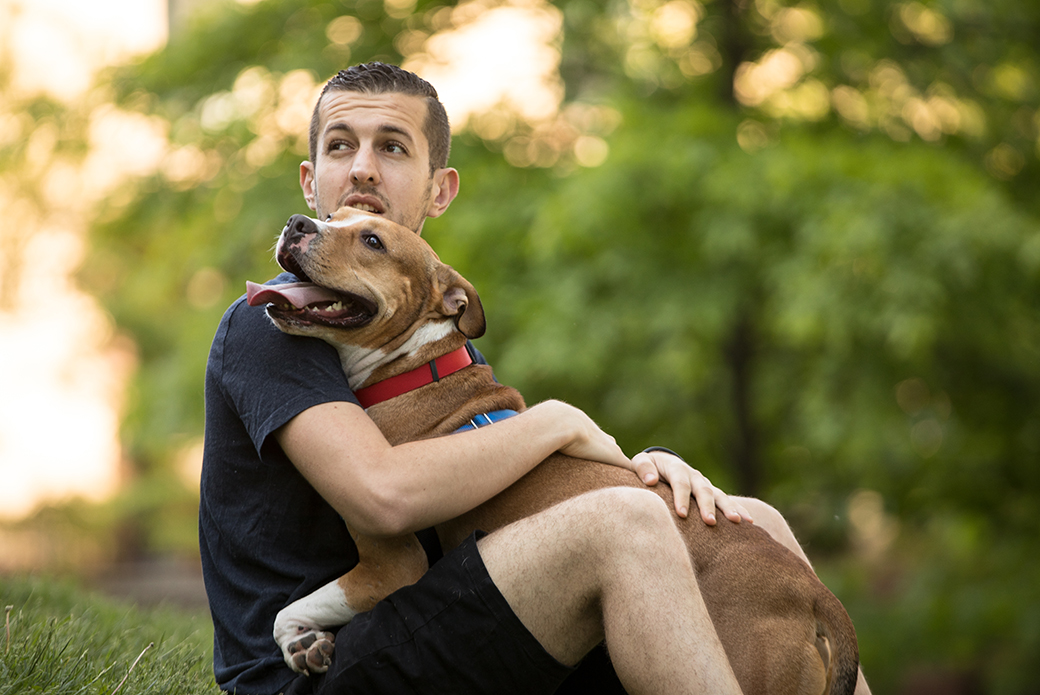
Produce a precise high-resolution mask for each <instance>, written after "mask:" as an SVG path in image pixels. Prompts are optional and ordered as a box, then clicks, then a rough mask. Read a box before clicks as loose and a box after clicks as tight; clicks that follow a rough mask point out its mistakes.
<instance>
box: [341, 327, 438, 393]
mask: <svg viewBox="0 0 1040 695" xmlns="http://www.w3.org/2000/svg"><path fill="white" fill-rule="evenodd" d="M455 330H458V329H456V328H455V322H454V321H453V320H452V319H450V318H448V319H445V320H443V321H431V322H429V323H426V324H423V325H422V326H420V327H419V329H418V330H417V331H415V333H413V334H412V335H411V337H409V338H408V340H406V341H405V342H404V343H402V344H401V346H400V347H399V348H397V349H396V350H392V351H390V352H387V351H385V350H383V349H382V348H375V349H369V348H363V347H359V346H356V345H344V344H343V343H338V344H337V345H336V349H337V350H338V351H339V359H340V362H341V363H342V364H343V371H344V372H345V373H346V375H347V383H348V384H349V385H350V388H351V389H353V390H355V391H356V390H358V389H359V388H360V387H361V385H362V384H364V383H365V382H366V381H367V380H368V378H369V377H370V376H372V372H374V371H375V370H376V369H378V368H379V367H380V366H382V365H384V364H387V363H388V362H392V361H393V360H395V359H397V358H398V357H402V356H404V355H410V354H412V353H414V352H415V351H416V350H418V349H419V348H421V347H422V346H423V345H427V344H429V343H432V342H435V341H438V340H440V339H441V338H445V337H447V336H448V335H449V334H450V333H451V332H452V331H455Z"/></svg>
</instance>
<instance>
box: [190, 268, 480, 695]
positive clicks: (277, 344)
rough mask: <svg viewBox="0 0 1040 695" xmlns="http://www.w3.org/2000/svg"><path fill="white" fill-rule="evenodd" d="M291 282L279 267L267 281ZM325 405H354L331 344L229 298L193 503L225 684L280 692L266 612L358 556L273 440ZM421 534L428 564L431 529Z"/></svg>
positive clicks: (216, 342)
mask: <svg viewBox="0 0 1040 695" xmlns="http://www.w3.org/2000/svg"><path fill="white" fill-rule="evenodd" d="M296 281H297V279H296V278H295V277H294V276H293V275H290V274H288V273H283V274H281V275H279V276H278V277H277V278H275V279H274V280H272V281H270V282H269V283H268V284H284V283H288V282H296ZM474 352H475V351H474ZM476 358H477V361H478V362H480V363H485V362H484V360H483V358H482V357H481V356H480V355H479V353H476ZM332 401H348V402H351V403H357V399H356V398H355V397H354V394H353V392H352V391H351V390H350V387H349V386H348V385H347V379H346V377H345V376H344V374H343V371H342V368H341V366H340V360H339V356H338V354H337V353H336V350H335V349H334V348H333V347H331V346H330V345H328V344H327V343H325V342H324V341H322V340H319V339H316V338H304V337H300V336H291V335H287V334H285V333H282V332H281V331H280V330H278V328H276V327H275V326H274V324H272V323H271V321H270V319H269V318H268V317H267V315H266V312H265V309H264V308H263V307H250V306H249V305H248V304H246V302H245V298H244V297H243V298H239V299H238V301H236V302H235V303H234V304H232V305H231V307H230V308H229V309H228V310H227V312H226V313H225V314H224V317H223V318H222V319H221V322H220V326H219V327H218V329H217V333H216V336H215V337H214V339H213V346H212V348H211V350H210V354H209V363H208V365H207V368H206V433H205V454H204V457H203V465H202V488H201V499H200V505H199V548H200V551H201V554H202V569H203V575H204V577H205V582H206V593H207V595H208V597H209V604H210V612H211V614H212V617H213V627H214V651H213V661H214V673H215V675H216V681H217V684H218V685H219V686H220V687H221V689H223V690H226V691H231V692H234V691H236V690H237V692H239V693H250V694H254V693H255V694H258V695H264V694H268V693H277V692H280V691H281V690H282V689H283V688H284V687H285V686H286V684H287V683H288V682H289V681H291V680H292V679H293V677H294V675H295V674H293V672H292V671H291V670H290V669H289V668H288V666H286V665H285V662H284V661H283V660H282V655H281V652H280V651H279V649H278V646H277V645H276V644H275V641H274V638H273V637H272V634H271V632H272V628H273V626H274V618H275V615H276V614H277V613H278V611H279V610H281V609H282V608H283V607H285V606H286V605H288V604H289V603H292V602H293V601H295V600H297V599H299V598H301V597H303V596H306V595H307V594H309V593H311V592H312V591H314V590H315V589H318V588H319V587H321V586H323V585H325V584H327V583H328V582H330V581H332V580H333V579H335V578H336V577H338V576H340V575H341V574H343V573H344V572H346V571H347V570H349V569H350V568H351V567H353V566H354V565H355V564H356V563H357V549H356V547H355V546H354V542H353V541H352V540H351V538H350V535H349V534H348V533H347V529H346V526H345V525H344V523H343V520H342V519H341V518H340V516H339V514H338V513H337V512H336V511H335V510H334V509H333V508H332V506H330V505H329V504H328V503H327V502H325V500H324V499H322V498H321V496H320V495H318V493H317V492H316V491H315V490H314V488H312V487H311V486H310V484H309V483H308V482H307V481H306V479H305V478H304V477H303V476H302V475H301V474H300V473H299V472H298V471H297V469H296V468H295V466H293V464H292V462H291V461H289V459H288V458H287V457H286V455H285V453H284V452H283V451H282V449H281V447H280V446H279V445H278V442H277V441H276V439H275V438H274V437H272V436H270V435H271V434H272V433H273V432H274V431H275V430H276V429H278V428H279V427H281V426H282V425H284V424H286V423H287V422H288V421H289V420H291V419H292V418H293V417H295V416H296V415H298V414H300V413H301V412H303V411H304V410H306V409H308V408H310V407H312V406H315V405H319V404H321V403H328V402H332ZM420 538H421V540H423V541H424V545H425V546H426V547H427V553H428V554H430V555H431V561H432V560H435V559H436V558H437V557H438V556H439V552H440V551H439V547H437V546H436V537H435V536H434V535H433V534H432V533H427V534H421V535H420Z"/></svg>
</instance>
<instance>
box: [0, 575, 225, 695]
mask: <svg viewBox="0 0 1040 695" xmlns="http://www.w3.org/2000/svg"><path fill="white" fill-rule="evenodd" d="M0 611H3V612H2V613H0V621H3V623H2V626H0V630H2V631H0V695H8V694H11V695H14V694H15V693H18V694H19V695H21V694H22V693H46V694H47V695H72V694H73V693H76V694H77V695H94V694H98V695H115V694H116V693H122V694H129V693H134V694H138V693H162V694H164V695H166V694H169V693H177V694H178V695H193V694H195V693H204V694H205V695H216V694H217V693H219V690H218V689H217V686H216V684H215V683H214V681H213V671H212V655H213V628H212V625H211V624H210V621H209V616H208V615H207V614H206V613H205V612H201V613H190V612H185V611H183V610H177V609H174V608H167V607H160V608H151V609H145V608H138V607H136V606H134V605H131V604H126V603H119V602H117V601H114V600H112V599H109V598H105V597H102V596H99V595H96V594H93V593H90V592H88V591H85V590H83V589H81V588H79V587H77V586H76V585H75V584H73V583H71V582H69V581H65V580H59V579H49V578H41V577H32V576H23V577H6V576H0Z"/></svg>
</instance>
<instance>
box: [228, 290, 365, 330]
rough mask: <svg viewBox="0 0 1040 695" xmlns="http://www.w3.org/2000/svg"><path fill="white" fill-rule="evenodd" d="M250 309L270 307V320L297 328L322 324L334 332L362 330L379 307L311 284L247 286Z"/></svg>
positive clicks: (353, 296)
mask: <svg viewBox="0 0 1040 695" xmlns="http://www.w3.org/2000/svg"><path fill="white" fill-rule="evenodd" d="M246 301H247V302H248V303H249V306H261V305H263V304H268V307H267V313H268V314H269V315H270V316H271V318H276V319H280V320H282V321H287V322H289V323H295V324H321V325H325V326H332V327H334V328H354V327H357V326H363V325H364V324H366V323H368V322H369V321H371V320H372V318H373V317H374V316H375V315H376V306H375V305H374V304H373V303H372V302H371V301H370V300H368V299H365V298H364V297H359V296H357V295H355V294H349V293H345V292H336V291H334V290H330V289H328V288H326V287H322V286H320V285H315V284H314V283H312V282H293V283H289V284H285V285H258V284H256V283H255V282H247V283H246Z"/></svg>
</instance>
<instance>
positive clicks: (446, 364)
mask: <svg viewBox="0 0 1040 695" xmlns="http://www.w3.org/2000/svg"><path fill="white" fill-rule="evenodd" d="M471 364H473V358H472V357H471V356H470V354H469V350H467V349H466V346H465V345H463V346H462V347H460V348H459V349H458V350H454V351H452V352H449V353H448V354H447V355H441V356H440V357H438V358H437V359H435V360H433V361H432V362H428V363H426V364H424V365H423V366H421V367H416V368H415V369H413V370H412V371H410V372H405V373H404V374H398V375H397V376H392V377H390V378H389V379H384V380H383V381H379V382H376V383H375V384H372V385H371V386H366V387H365V388H363V389H358V390H357V391H355V392H354V395H355V396H357V399H358V402H359V403H361V407H362V408H370V407H372V406H373V405H375V404H376V403H382V402H383V401H388V400H390V399H391V398H394V397H395V396H400V395H401V394H402V393H408V392H409V391H414V390H415V389H417V388H419V387H421V386H426V385H427V384H432V383H433V382H435V381H440V380H441V379H443V378H444V377H446V376H448V375H449V374H454V373H455V372H457V371H459V370H460V369H462V368H463V367H468V366H469V365H471Z"/></svg>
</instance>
